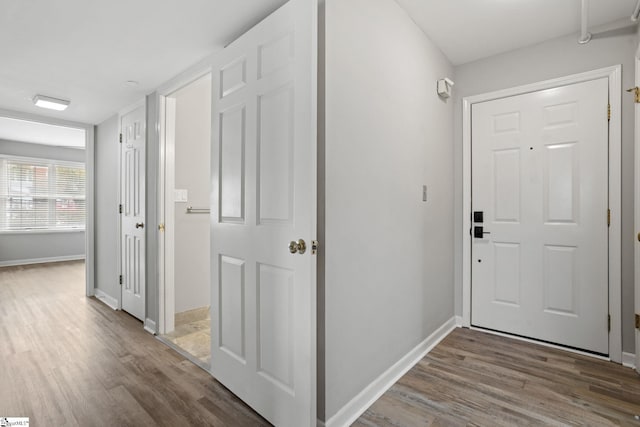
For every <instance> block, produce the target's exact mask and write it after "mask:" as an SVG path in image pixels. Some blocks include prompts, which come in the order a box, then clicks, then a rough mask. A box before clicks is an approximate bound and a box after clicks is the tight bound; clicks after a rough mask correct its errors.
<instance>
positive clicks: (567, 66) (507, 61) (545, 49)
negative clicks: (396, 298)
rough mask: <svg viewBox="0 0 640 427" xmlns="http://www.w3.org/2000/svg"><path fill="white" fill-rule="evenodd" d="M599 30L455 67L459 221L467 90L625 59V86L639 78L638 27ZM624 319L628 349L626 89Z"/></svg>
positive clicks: (630, 235)
mask: <svg viewBox="0 0 640 427" xmlns="http://www.w3.org/2000/svg"><path fill="white" fill-rule="evenodd" d="M592 31H593V32H594V36H593V39H592V40H591V42H589V43H588V44H586V45H579V44H578V43H577V42H576V40H577V37H578V36H577V35H575V34H574V35H570V36H566V37H561V38H557V39H554V40H551V41H548V42H545V43H541V44H538V45H535V46H531V47H527V48H524V49H519V50H516V51H512V52H508V53H505V54H501V55H496V56H493V57H491V58H487V59H483V60H479V61H476V62H472V63H469V64H464V65H461V66H458V67H456V69H455V79H454V80H455V82H456V85H455V88H454V92H455V99H456V104H455V160H456V162H455V194H456V198H455V211H454V212H455V215H456V218H455V223H456V224H458V225H461V224H462V216H461V212H462V106H461V100H462V98H463V97H465V96H471V95H477V94H481V93H486V92H491V91H495V90H498V89H505V88H509V87H514V86H518V85H523V84H527V83H534V82H538V81H543V80H548V79H552V78H556V77H561V76H566V75H570V74H576V73H580V72H584V71H590V70H594V69H598V68H603V67H608V66H612V65H617V64H622V88H623V89H627V88H630V87H633V86H635V84H634V55H635V51H636V46H637V40H636V33H635V31H636V30H635V28H626V29H622V30H612V31H604V32H602V31H600V30H598V29H594V30H592ZM622 96H623V98H622V100H623V102H622V288H623V289H622V304H623V307H622V325H623V331H622V332H623V337H622V338H623V340H622V345H623V351H626V352H634V351H635V350H634V335H633V334H634V331H633V293H634V292H633V277H634V266H633V239H634V235H635V233H634V228H633V215H634V214H633V200H634V194H633V161H634V160H633V159H634V146H633V108H634V105H633V102H632V99H631V97H630V96H629V95H628V94H626V93H625V94H623V95H622ZM462 232H463V230H462V229H461V227H460V226H458V227H457V228H456V238H455V241H456V252H455V253H456V264H455V265H456V314H459V315H461V314H462V234H461V233H462Z"/></svg>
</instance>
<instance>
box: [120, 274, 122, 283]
mask: <svg viewBox="0 0 640 427" xmlns="http://www.w3.org/2000/svg"><path fill="white" fill-rule="evenodd" d="M120 284H121V285H122V274H121V275H120Z"/></svg>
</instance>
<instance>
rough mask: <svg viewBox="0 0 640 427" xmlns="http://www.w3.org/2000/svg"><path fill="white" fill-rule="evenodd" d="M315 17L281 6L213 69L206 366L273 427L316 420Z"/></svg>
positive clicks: (307, 7)
mask: <svg viewBox="0 0 640 427" xmlns="http://www.w3.org/2000/svg"><path fill="white" fill-rule="evenodd" d="M316 20H317V3H316V1H310V0H291V1H289V2H288V3H287V4H285V5H284V6H282V7H281V8H280V9H278V10H277V11H276V12H274V13H273V14H272V15H270V16H269V17H268V18H266V19H265V20H264V21H262V22H261V23H259V24H258V25H257V26H255V27H254V28H252V29H251V30H249V31H248V32H247V33H246V34H244V35H243V36H241V37H240V38H239V39H238V40H236V41H235V42H234V43H232V44H231V45H230V46H228V47H227V48H225V49H224V51H223V52H221V54H220V55H219V56H218V57H217V59H216V61H215V64H214V68H213V81H212V83H213V85H212V86H213V92H212V93H213V98H212V102H213V115H212V117H213V123H212V140H213V147H212V162H211V165H212V192H213V198H212V206H211V212H212V228H211V245H212V246H211V256H212V259H211V264H212V305H211V307H212V315H211V321H212V327H211V332H212V333H211V335H212V336H211V338H212V343H211V347H212V348H211V364H212V369H211V370H212V374H213V375H214V376H215V378H216V379H218V380H219V381H220V382H221V383H223V384H224V385H225V386H226V387H228V388H229V389H230V390H231V391H232V392H233V393H235V394H236V395H238V396H239V397H240V398H241V399H242V400H244V401H245V402H247V403H248V404H249V405H250V406H252V407H253V408H254V409H255V410H256V411H257V412H259V413H260V414H261V415H262V416H264V417H265V418H266V419H267V420H269V421H270V422H272V423H274V424H275V425H278V426H296V427H298V426H309V425H315V423H316V410H315V405H316V400H315V388H316V383H315V375H316V371H315V370H316V366H315V357H316V330H315V328H316V288H315V266H316V257H315V256H314V255H313V254H312V247H311V246H312V240H313V239H315V233H316V108H317V107H316V102H317V101H316V92H317V88H316V84H317V83H316V80H317V79H316V58H317V41H316V38H317V36H316V34H317V28H316V25H317V21H316ZM301 240H304V241H305V243H306V250H304V251H297V252H296V253H295V254H293V253H290V250H289V242H291V241H293V242H295V243H296V244H295V245H294V246H293V248H294V249H296V250H297V242H298V241H301Z"/></svg>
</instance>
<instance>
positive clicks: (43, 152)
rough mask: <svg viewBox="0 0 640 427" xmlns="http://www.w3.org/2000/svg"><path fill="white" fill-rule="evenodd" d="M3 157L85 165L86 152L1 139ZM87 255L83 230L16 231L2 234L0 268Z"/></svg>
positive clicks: (0, 151) (0, 240)
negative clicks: (19, 157)
mask: <svg viewBox="0 0 640 427" xmlns="http://www.w3.org/2000/svg"><path fill="white" fill-rule="evenodd" d="M0 154H8V155H12V156H22V157H34V158H39V159H55V160H68V161H73V162H81V163H84V162H85V150H81V149H72V148H63V147H54V146H50V145H41V144H31V143H25V142H16V141H6V140H0ZM84 256H85V233H84V231H64V232H59V231H56V232H42V231H31V232H16V233H11V232H7V233H2V235H0V266H8V265H17V264H24V263H29V262H42V261H54V260H57V259H82V258H84Z"/></svg>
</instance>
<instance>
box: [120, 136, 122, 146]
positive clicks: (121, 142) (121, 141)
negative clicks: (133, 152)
mask: <svg viewBox="0 0 640 427" xmlns="http://www.w3.org/2000/svg"><path fill="white" fill-rule="evenodd" d="M120 143H121V144H122V134H120Z"/></svg>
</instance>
